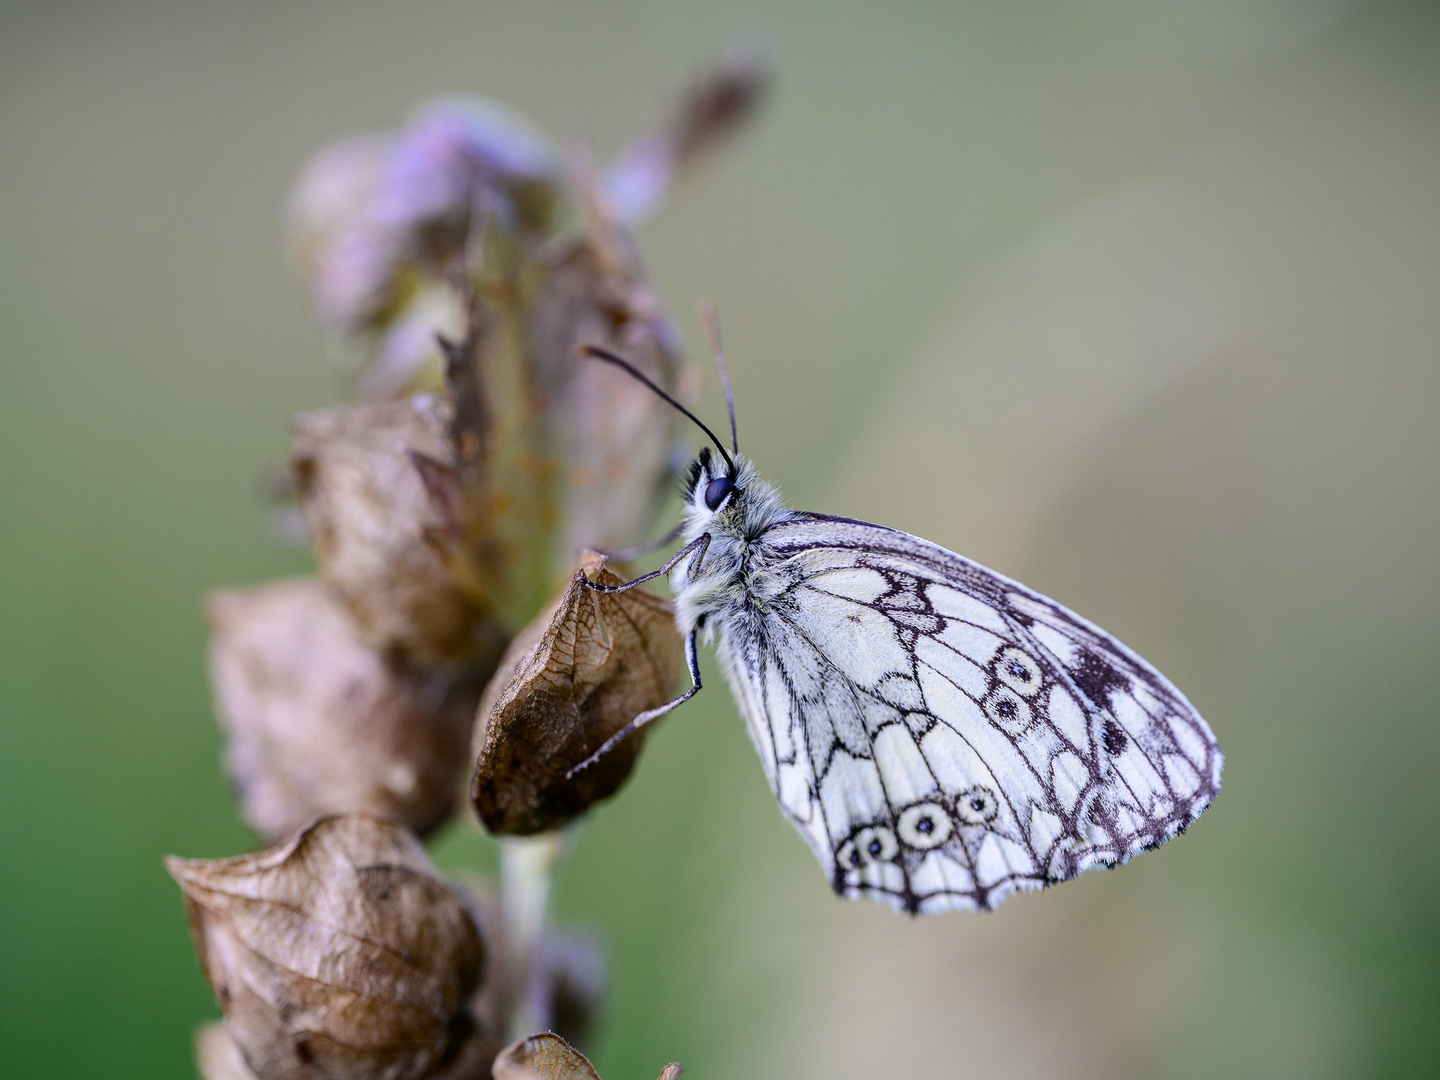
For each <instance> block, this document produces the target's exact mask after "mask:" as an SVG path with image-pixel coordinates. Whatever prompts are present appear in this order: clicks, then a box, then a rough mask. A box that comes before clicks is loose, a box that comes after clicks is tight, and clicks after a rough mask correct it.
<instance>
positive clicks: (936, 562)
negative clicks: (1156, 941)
mask: <svg viewBox="0 0 1440 1080" xmlns="http://www.w3.org/2000/svg"><path fill="white" fill-rule="evenodd" d="M707 330H709V331H710V333H711V341H712V346H713V347H714V350H715V354H716V362H717V366H718V367H719V369H720V376H721V382H722V384H723V386H724V389H725V396H726V401H727V403H728V404H729V408H730V435H731V449H730V450H728V451H727V450H726V449H725V446H724V444H723V443H721V441H720V440H719V439H718V438H717V437H716V436H715V434H714V433H713V432H712V431H711V430H710V429H709V428H708V427H706V426H705V424H704V423H703V422H702V421H700V419H699V418H698V417H696V416H695V415H694V414H693V413H691V412H690V411H689V410H688V409H686V408H685V407H684V406H683V405H681V404H680V403H679V402H677V401H675V400H674V399H673V398H672V397H671V396H670V395H669V394H667V393H666V392H665V391H664V390H662V389H661V388H660V387H659V386H657V385H655V384H654V383H653V382H651V380H650V379H648V378H647V377H646V376H645V375H644V374H643V373H641V372H640V371H638V370H637V369H636V368H634V367H633V366H632V365H631V364H629V363H628V362H627V361H625V360H624V359H623V358H622V357H619V356H616V355H615V354H614V353H611V352H609V351H607V350H605V349H601V348H599V347H597V346H584V347H582V351H583V352H585V353H587V354H588V355H590V356H591V357H594V358H596V359H600V360H603V361H606V362H608V363H611V364H614V365H616V366H618V367H620V368H622V369H623V370H625V371H627V372H628V373H629V374H630V375H632V376H633V377H635V378H637V379H639V380H640V381H641V382H643V383H645V384H646V385H648V386H649V387H650V389H651V390H653V391H654V392H656V393H657V394H659V395H661V396H662V397H664V398H665V399H666V400H667V401H669V402H670V403H671V404H672V405H674V406H675V407H676V408H677V409H679V410H680V411H681V412H683V413H684V414H685V415H686V416H688V417H689V418H690V419H691V420H693V421H694V422H695V423H696V424H698V425H699V426H700V428H701V429H702V430H703V431H704V432H705V434H706V435H708V436H709V438H710V440H711V441H712V442H713V443H714V444H715V448H716V450H717V451H718V455H717V454H712V453H711V451H710V448H709V447H708V446H707V447H705V448H703V449H702V450H701V451H700V453H699V455H698V457H696V459H695V460H694V462H693V463H692V465H691V466H690V470H689V473H688V475H687V477H686V478H685V481H684V484H683V487H682V495H683V499H684V509H683V512H682V517H681V521H680V524H679V526H678V527H677V529H676V530H675V531H674V532H673V533H672V534H671V535H670V537H667V538H665V539H666V540H673V539H675V538H683V539H684V540H685V541H686V542H685V544H684V546H683V547H682V548H681V549H680V550H679V551H678V552H676V553H675V555H674V556H673V557H672V558H670V559H669V560H668V561H667V562H666V563H665V565H664V566H662V567H661V568H660V569H658V570H655V571H653V572H651V573H649V574H643V575H641V576H639V577H637V578H635V579H634V580H632V581H629V582H626V583H625V584H623V585H615V586H609V587H608V588H610V589H617V590H618V589H626V588H631V587H633V586H635V585H638V584H640V583H641V582H644V581H648V580H651V579H653V578H655V577H659V576H661V575H665V574H670V573H672V572H673V577H672V578H671V587H672V590H673V591H674V594H675V608H676V620H677V622H678V624H679V629H680V631H681V633H682V634H683V635H684V638H685V643H686V659H687V663H688V666H689V670H690V678H691V686H690V689H689V690H687V691H686V692H685V693H683V694H682V695H680V696H679V697H677V698H676V699H675V700H674V701H671V702H669V703H667V704H665V705H663V706H661V707H660V708H657V709H652V710H650V711H649V712H646V713H641V714H640V715H639V716H637V717H636V718H635V719H634V720H632V721H631V722H630V724H628V725H627V726H626V727H625V728H623V729H622V730H621V731H620V732H618V733H617V734H616V735H615V736H614V737H612V738H611V739H610V740H608V741H607V742H606V743H605V745H603V746H602V747H601V748H600V749H599V750H598V751H597V752H596V753H595V754H593V755H591V757H590V758H587V759H586V761H584V762H582V763H581V764H580V765H578V766H576V767H575V768H574V769H572V770H570V772H571V774H573V773H575V772H578V771H579V770H580V769H582V768H585V767H587V766H588V765H589V764H591V763H592V762H593V761H595V760H596V759H597V758H598V757H599V756H600V755H602V754H603V753H605V752H606V751H607V750H608V749H609V748H611V747H613V746H614V745H615V744H616V743H618V742H619V741H620V740H621V739H623V738H625V737H626V736H628V735H629V734H630V733H631V732H632V731H634V730H636V729H637V728H639V727H641V726H643V725H645V724H647V723H650V722H651V721H653V720H655V719H657V718H658V717H660V716H662V715H664V714H665V713H667V712H669V711H670V710H671V709H673V708H674V707H676V706H677V705H680V704H681V703H683V702H685V701H687V700H689V699H690V698H691V697H693V696H694V695H695V694H696V693H698V692H699V690H700V689H701V680H700V668H699V663H698V657H697V647H698V644H697V643H698V642H699V641H702V640H703V641H705V642H706V643H709V642H712V641H713V643H714V644H715V646H716V653H717V656H718V658H719V661H720V666H721V669H722V670H723V671H724V673H725V676H726V679H727V680H728V682H729V683H730V687H731V690H732V691H733V692H734V696H735V700H736V703H737V704H738V705H739V707H740V711H741V712H742V713H743V714H744V716H745V719H746V723H747V727H748V729H749V733H750V737H751V739H752V740H753V742H754V744H755V748H756V749H757V750H758V751H759V753H760V759H761V761H762V763H763V764H764V768H765V775H766V778H767V779H768V780H769V782H770V789H771V791H773V792H774V794H775V797H776V799H777V800H779V803H780V807H781V809H782V810H783V811H784V813H785V815H786V816H787V817H788V818H789V819H790V821H791V822H792V823H793V824H794V825H795V827H796V828H797V829H798V830H799V832H800V835H801V836H803V837H804V838H805V840H806V841H807V842H808V843H809V845H810V847H811V849H812V850H813V851H814V852H815V855H816V857H817V858H818V859H819V860H820V864H821V866H822V867H823V868H824V870H825V873H826V874H827V875H828V876H829V878H830V883H831V885H832V887H833V888H834V890H835V892H836V893H838V894H839V895H841V896H844V897H852V898H854V897H865V898H867V899H870V900H875V901H878V902H880V903H882V904H885V905H888V906H890V907H893V908H895V909H897V910H900V911H905V912H909V913H910V914H912V915H913V914H920V913H928V912H937V911H947V910H957V909H961V910H977V909H979V910H988V909H991V908H994V907H995V906H997V905H998V904H1000V903H1001V902H1002V901H1003V900H1005V898H1006V897H1008V896H1009V895H1010V894H1011V893H1013V892H1015V891H1016V890H1018V889H1033V888H1039V887H1041V886H1045V885H1050V884H1053V883H1056V882H1060V881H1066V880H1068V879H1070V878H1072V877H1074V876H1076V875H1077V874H1079V873H1081V872H1082V871H1084V870H1088V869H1091V868H1093V867H1107V866H1114V865H1117V864H1119V863H1123V862H1125V861H1126V860H1127V859H1129V858H1130V857H1131V856H1132V855H1135V854H1137V853H1138V852H1140V851H1144V850H1148V849H1150V848H1153V847H1156V846H1158V845H1159V844H1162V843H1164V842H1165V841H1166V840H1168V839H1170V838H1171V837H1173V836H1175V835H1176V834H1177V833H1179V832H1181V831H1183V830H1184V829H1185V828H1186V827H1187V826H1188V825H1189V824H1190V823H1191V822H1193V821H1194V820H1195V819H1196V818H1197V817H1199V816H1200V813H1201V811H1203V810H1204V809H1205V807H1206V806H1207V805H1209V803H1210V800H1211V799H1212V798H1214V796H1215V795H1216V793H1217V792H1218V791H1219V788H1220V769H1221V754H1220V749H1219V746H1218V745H1217V743H1216V740H1215V736H1214V734H1213V733H1212V732H1211V730H1210V728H1209V726H1208V725H1207V724H1206V723H1205V721H1204V720H1203V719H1202V718H1201V717H1200V715H1199V713H1197V712H1196V711H1195V709H1194V707H1193V706H1192V705H1191V704H1190V702H1189V701H1187V700H1186V699H1185V696H1184V695H1183V694H1182V693H1181V692H1180V691H1179V690H1177V689H1176V688H1175V687H1174V686H1173V685H1172V684H1171V683H1170V682H1169V681H1168V680H1167V679H1166V678H1165V677H1164V676H1163V675H1161V674H1160V672H1158V671H1156V670H1155V668H1153V667H1152V666H1151V665H1150V664H1148V663H1146V661H1144V660H1143V659H1141V658H1140V657H1139V656H1138V655H1136V654H1135V653H1134V652H1132V651H1131V650H1130V649H1128V648H1126V647H1125V646H1124V645H1122V644H1121V643H1120V642H1119V641H1117V640H1116V639H1115V638H1113V637H1111V636H1110V635H1109V634H1107V633H1106V632H1105V631H1103V630H1101V629H1100V628H1099V627H1097V626H1095V625H1094V624H1093V623H1090V622H1087V621H1086V620H1085V619H1083V618H1081V617H1080V616H1078V615H1076V614H1074V613H1073V612H1071V611H1069V610H1068V609H1067V608H1065V607H1063V606H1062V605H1060V604H1058V603H1056V602H1055V601H1054V600H1051V599H1049V598H1047V597H1045V596H1042V595H1041V594H1040V593H1037V592H1035V591H1034V590H1032V589H1029V588H1026V587H1025V586H1024V585H1021V584H1019V583H1018V582H1015V581H1012V580H1010V579H1009V578H1007V577H1005V576H1003V575H1001V574H998V573H996V572H994V571H993V570H988V569H986V568H985V567H983V566H981V565H979V564H978V563H975V562H972V561H970V560H969V559H966V558H964V557H963V556H961V555H957V554H955V553H954V552H951V551H947V550H946V549H944V548H942V547H940V546H938V545H936V544H932V543H930V542H929V541H927V540H922V539H920V538H919V537H915V536H910V535H908V534H906V533H903V532H899V531H897V530H895V529H888V528H886V527H884V526H882V525H871V524H868V523H866V522H863V521H854V520H851V519H849V518H842V517H830V516H827V515H824V514H812V513H805V512H800V511H795V510H791V509H789V508H788V507H786V505H785V503H784V501H783V500H782V499H781V497H780V494H779V492H778V490H777V489H776V488H775V486H774V485H773V484H771V483H769V482H768V481H766V480H764V479H762V478H761V477H760V475H759V474H758V473H757V472H756V469H755V467H754V465H753V464H752V463H751V462H750V461H749V460H748V459H747V458H745V457H744V456H742V455H741V454H740V449H739V440H738V438H737V437H736V431H735V408H734V403H733V397H732V395H731V392H730V381H729V377H728V374H727V373H726V370H725V366H724V360H723V354H722V353H721V351H720V348H719V339H718V333H717V332H716V331H715V329H714V326H713V316H712V318H711V319H709V320H707ZM587 584H588V585H590V587H592V588H597V589H604V588H607V587H606V586H598V585H594V584H592V583H589V582H587Z"/></svg>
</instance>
